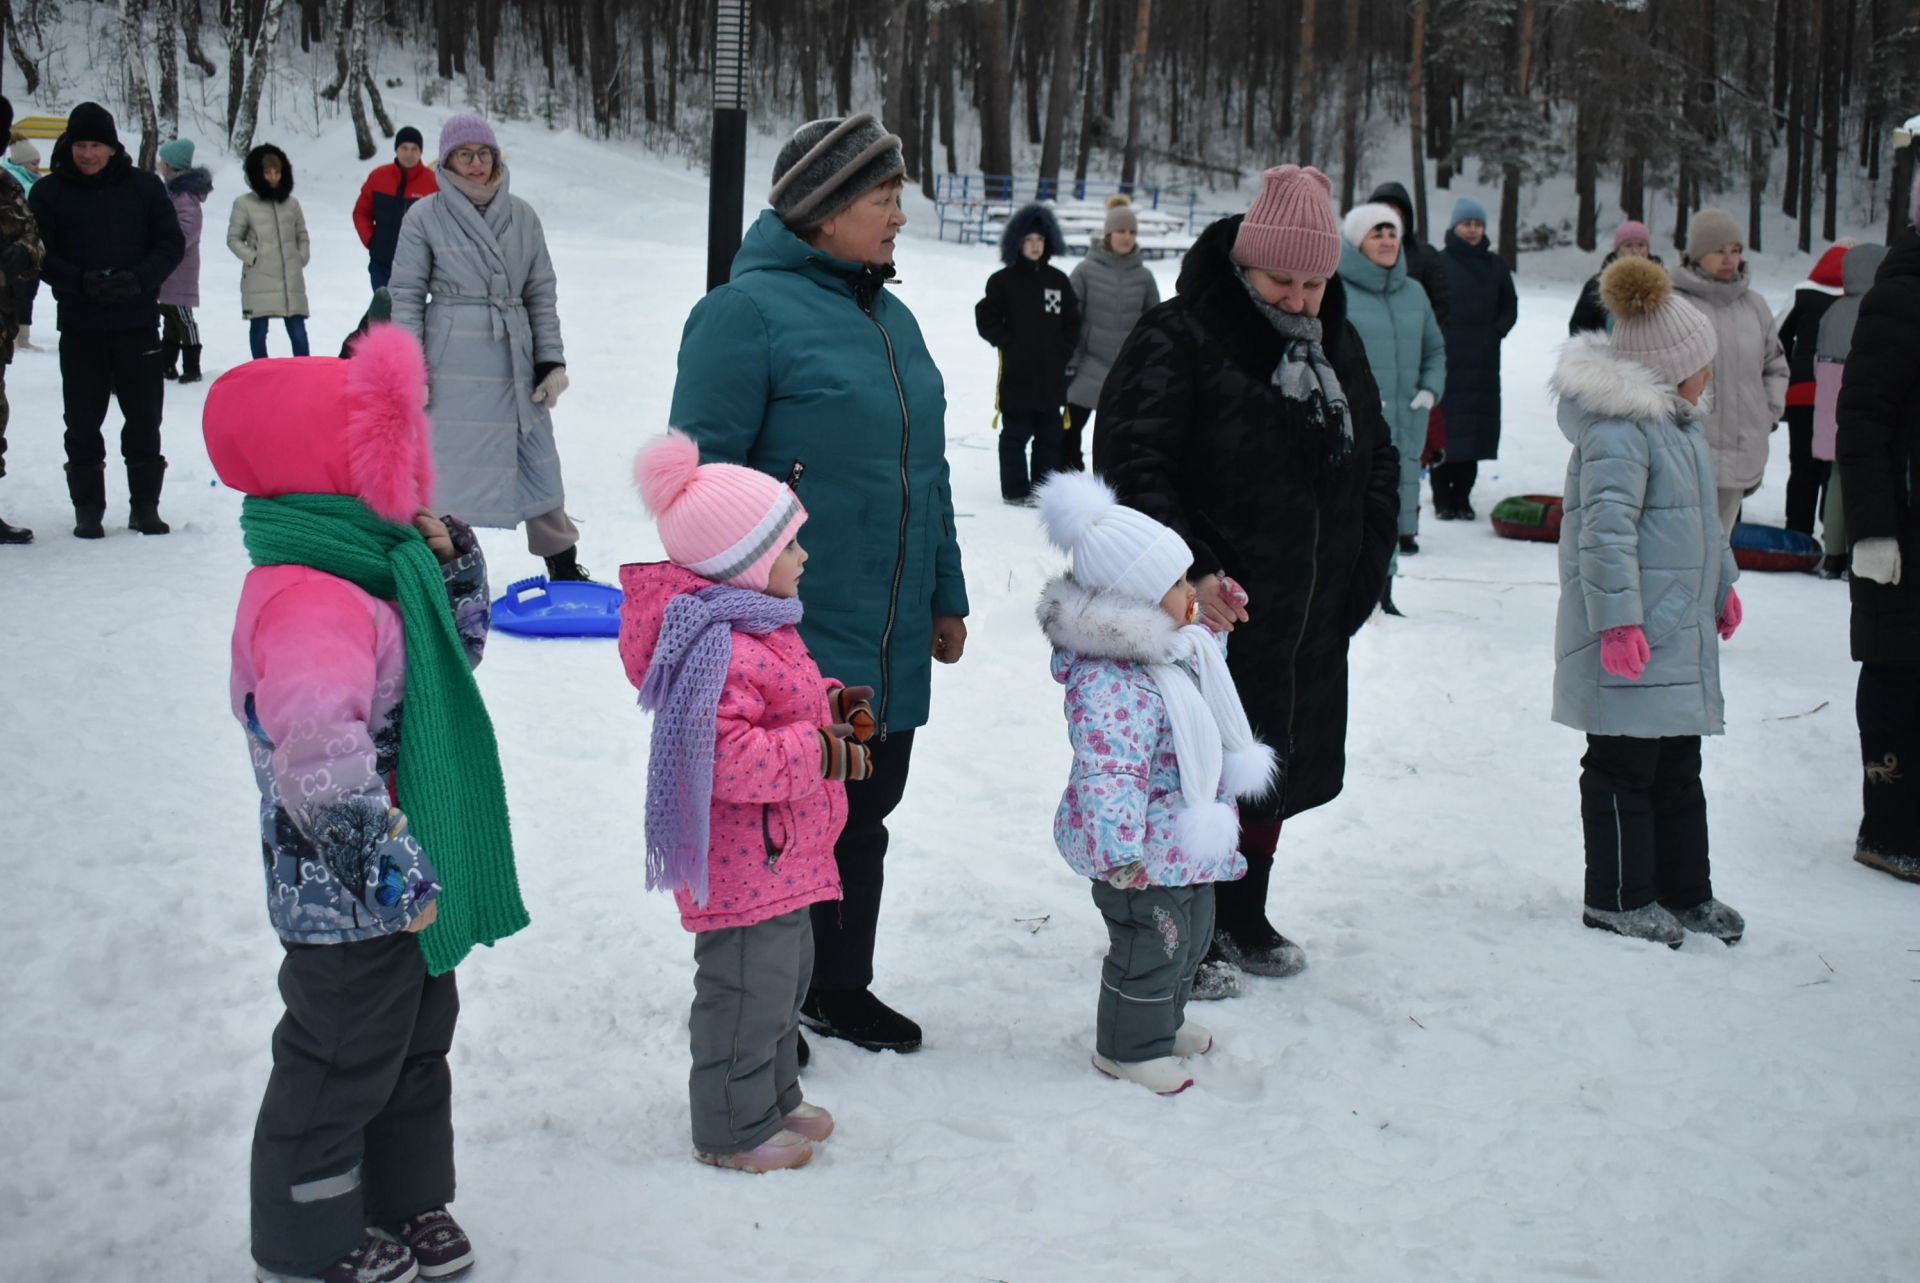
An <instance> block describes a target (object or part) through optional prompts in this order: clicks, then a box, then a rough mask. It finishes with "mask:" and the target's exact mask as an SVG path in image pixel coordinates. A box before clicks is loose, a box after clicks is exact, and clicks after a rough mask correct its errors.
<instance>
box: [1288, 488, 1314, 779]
mask: <svg viewBox="0 0 1920 1283" xmlns="http://www.w3.org/2000/svg"><path fill="white" fill-rule="evenodd" d="M1307 558H1308V560H1307V604H1306V605H1305V606H1304V607H1303V608H1302V609H1301V611H1300V635H1299V636H1298V637H1296V638H1294V639H1293V654H1292V655H1290V656H1289V657H1288V659H1287V756H1286V760H1285V761H1283V762H1282V763H1281V764H1280V797H1279V799H1278V801H1279V803H1280V805H1281V806H1282V807H1284V806H1285V805H1286V802H1287V786H1288V784H1290V783H1291V782H1292V776H1293V719H1294V715H1295V714H1296V713H1298V712H1299V706H1300V647H1301V646H1303V645H1305V644H1306V640H1307V622H1308V621H1309V620H1311V619H1312V618H1313V594H1314V593H1315V592H1316V591H1318V589H1319V587H1320V505H1319V504H1318V503H1316V504H1314V505H1313V542H1312V543H1311V544H1309V545H1308V546H1307Z"/></svg>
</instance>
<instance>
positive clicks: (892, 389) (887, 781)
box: [672, 113, 967, 1051]
mask: <svg viewBox="0 0 1920 1283" xmlns="http://www.w3.org/2000/svg"><path fill="white" fill-rule="evenodd" d="M904 173H905V164H904V162H903V160H902V158H901V154H900V139H899V138H898V137H896V136H894V135H892V134H889V133H887V132H886V130H885V128H884V126H882V125H881V124H880V122H879V121H878V120H876V119H875V118H874V117H873V115H872V114H871V113H861V114H859V115H855V116H850V117H848V118H846V119H845V120H816V121H812V122H810V123H808V124H806V125H802V126H801V127H800V128H799V129H798V130H797V131H795V133H794V135H793V137H792V138H790V139H788V140H787V143H786V145H785V146H784V147H782V148H781V150H780V155H779V158H778V160H777V161H776V162H775V164H774V183H773V189H772V191H771V192H770V193H769V195H768V203H769V204H770V205H771V206H772V208H771V209H767V210H764V211H762V212H761V214H760V218H759V220H758V221H757V222H755V223H754V225H753V227H752V228H751V229H749V230H748V232H747V236H746V240H745V242H744V243H743V244H742V245H741V247H740V252H739V254H738V255H737V256H736V257H735V258H734V260H733V275H732V279H731V281H730V282H729V283H728V284H725V285H722V286H721V287H719V288H718V289H716V290H714V291H713V292H712V293H710V294H708V295H707V296H706V298H704V299H702V300H701V301H700V302H699V303H698V304H697V305H695V307H694V309H693V314H692V315H691V316H689V317H688V318H687V325H686V331H685V333H684V334H683V335H682V337H681V342H680V370H679V379H678V381H677V382H676V383H675V385H674V390H673V413H672V422H673V425H674V426H675V427H677V428H680V429H681V430H683V431H685V432H686V433H687V434H688V435H690V436H691V437H693V439H694V440H696V441H698V442H699V443H700V453H701V456H702V458H703V459H704V460H706V461H708V462H716V461H717V462H725V463H742V464H747V465H750V466H752V467H755V468H758V469H760V470H761V471H762V472H766V473H768V474H770V475H772V476H776V477H779V478H782V479H783V480H786V481H788V482H789V483H790V484H792V485H793V486H794V488H795V490H796V492H797V493H798V494H799V496H800V500H801V502H802V503H804V504H805V505H806V507H807V513H808V521H807V534H806V546H807V551H808V552H809V554H811V557H810V560H809V561H808V563H807V573H806V577H805V579H803V580H802V581H801V586H800V599H801V602H802V604H803V605H804V606H805V610H806V614H805V617H804V619H802V621H801V623H800V634H801V636H802V638H803V639H804V640H805V641H806V643H807V647H808V649H809V650H810V651H812V653H813V657H814V659H815V660H816V661H817V662H818V663H819V665H820V667H821V670H822V671H823V672H828V673H832V674H834V675H835V676H836V677H838V678H840V679H842V680H844V681H846V682H847V683H849V684H850V685H866V686H871V687H872V688H873V691H874V695H873V706H874V710H875V714H876V715H877V717H878V719H879V723H880V725H879V738H878V740H877V741H876V742H875V745H874V747H875V749H876V752H875V754H874V774H873V778H872V779H871V780H869V781H867V782H865V783H862V784H860V785H858V786H857V787H855V788H852V789H849V790H848V796H847V810H848V813H847V825H846V829H845V831H844V832H843V833H842V834H841V837H840V840H839V842H838V843H837V844H836V845H835V848H834V855H835V858H836V859H837V861H838V862H839V866H840V881H841V886H842V891H843V894H844V896H845V899H843V900H841V901H839V902H838V903H835V902H830V901H829V902H823V903H821V904H819V905H817V906H815V912H814V914H813V932H814V951H815V958H814V967H813V980H812V984H811V987H810V989H809V991H808V994H807V998H806V1001H805V1002H804V1003H803V1005H802V1007H801V1020H802V1022H803V1023H805V1024H806V1025H807V1026H808V1027H809V1028H811V1029H814V1030H816V1031H817V1032H819V1033H823V1034H826V1035H828V1036H830V1037H837V1038H844V1039H846V1040H848V1041H850V1042H853V1043H856V1044H857V1045H859V1046H862V1047H866V1048H868V1049H869V1050H874V1051H881V1050H891V1051H912V1050H914V1049H915V1048H917V1047H918V1046H919V1045H920V1027H919V1026H918V1025H917V1024H915V1023H914V1022H913V1021H911V1020H909V1019H908V1018H907V1017H905V1016H903V1015H901V1014H900V1013H899V1012H897V1011H894V1010H893V1009H892V1008H890V1007H888V1006H887V1005H886V1004H885V1003H883V1002H881V1001H880V1000H879V999H878V998H876V997H874V996H873V994H872V993H871V992H870V988H869V987H870V986H871V984H872V982H873V944H874V935H875V931H876V928H877V925H878V922H879V915H880V893H881V886H882V880H883V872H884V865H883V861H884V857H885V855H886V850H887V829H886V819H887V815H888V814H889V813H890V812H891V811H892V810H893V808H894V807H895V806H896V805H897V804H898V803H899V801H900V797H901V793H902V791H903V790H904V788H905V785H906V779H907V766H908V758H909V755H910V754H911V752H912V749H913V733H914V730H915V728H917V727H919V726H920V725H922V724H923V723H925V722H926V720H927V711H928V703H929V695H930V688H931V686H932V667H933V660H935V659H938V660H940V661H941V662H942V663H948V664H951V663H953V662H955V661H957V660H958V659H959V658H960V654H961V651H962V650H963V649H964V648H965V646H966V637H967V628H966V623H965V616H966V614H967V592H966V585H965V583H964V582H963V580H962V578H961V573H960V545H959V542H958V540H957V539H956V538H955V535H954V521H953V494H952V490H951V488H950V487H949V485H948V480H947V458H946V426H945V420H946V406H947V403H946V385H945V384H944V383H943V381H942V380H941V377H940V371H939V369H938V368H937V367H936V366H935V365H934V363H933V357H932V355H931V354H930V353H929V352H928V351H927V346H926V343H925V341H924V340H923V339H922V338H921V336H920V327H919V325H918V323H917V322H915V320H914V318H913V314H912V313H911V312H909V311H908V310H907V307H906V305H905V304H904V303H902V302H900V301H899V299H897V298H895V297H893V296H891V295H890V294H889V293H888V292H887V290H886V285H887V282H888V280H889V278H891V277H892V275H893V248H894V236H895V234H896V233H897V232H898V231H899V229H900V228H901V227H902V226H903V225H905V223H906V221H907V219H906V215H905V214H904V213H902V212H901V209H900V189H901V183H902V175H903V174H904Z"/></svg>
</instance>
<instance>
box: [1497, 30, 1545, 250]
mask: <svg viewBox="0 0 1920 1283" xmlns="http://www.w3.org/2000/svg"><path fill="white" fill-rule="evenodd" d="M1535 4H1536V0H1520V74H1519V76H1518V78H1517V81H1516V83H1517V85H1518V87H1519V92H1520V97H1521V98H1522V99H1525V98H1529V97H1531V96H1532V94H1533V22H1534V9H1535ZM1505 168H1506V172H1505V173H1504V174H1503V175H1502V179H1503V181H1502V183H1501V185H1500V257H1501V258H1502V259H1503V260H1504V261H1505V262H1506V265H1507V270H1508V271H1515V270H1517V269H1518V268H1519V266H1520V183H1521V174H1520V167H1519V166H1518V165H1513V164H1509V165H1507V166H1506V167H1505Z"/></svg>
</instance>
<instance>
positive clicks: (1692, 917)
mask: <svg viewBox="0 0 1920 1283" xmlns="http://www.w3.org/2000/svg"><path fill="white" fill-rule="evenodd" d="M1673 916H1674V918H1675V919H1676V920H1677V921H1678V922H1679V923H1680V925H1681V926H1682V927H1683V928H1685V929H1686V930H1688V931H1692V932H1694V933H1696V934H1698V935H1703V936H1713V937H1714V938H1715V939H1717V940H1719V941H1720V942H1721V943H1722V944H1739V943H1740V937H1741V935H1742V934H1743V933H1744V932H1745V931H1746V929H1747V920H1746V919H1745V918H1743V917H1741V916H1740V914H1739V913H1738V912H1737V911H1736V910H1734V909H1732V908H1730V907H1729V906H1727V905H1724V904H1722V903H1720V901H1718V900H1716V899H1714V898H1713V897H1712V896H1708V897H1707V898H1706V899H1704V900H1702V901H1701V902H1700V903H1698V904H1692V905H1688V906H1687V907H1686V908H1684V909H1675V910H1674V911H1673Z"/></svg>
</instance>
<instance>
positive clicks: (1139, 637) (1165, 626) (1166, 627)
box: [1034, 574, 1182, 664]
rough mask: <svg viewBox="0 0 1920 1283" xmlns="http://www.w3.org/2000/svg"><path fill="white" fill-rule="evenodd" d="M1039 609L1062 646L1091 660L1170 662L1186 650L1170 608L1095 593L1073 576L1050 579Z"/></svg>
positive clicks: (1045, 629)
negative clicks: (1076, 580)
mask: <svg viewBox="0 0 1920 1283" xmlns="http://www.w3.org/2000/svg"><path fill="white" fill-rule="evenodd" d="M1034 613H1035V614H1036V615H1037V616H1038V617H1039V619H1040V631H1042V632H1044V633H1045V634H1046V635H1047V640H1048V641H1049V642H1052V643H1053V646H1054V648H1055V649H1056V650H1062V651H1068V652H1071V653H1072V654H1074V655H1078V656H1080V657H1082V658H1085V659H1120V660H1130V661H1132V662H1134V663H1137V664H1170V663H1173V662H1174V661H1175V659H1177V658H1178V657H1179V655H1180V652H1181V650H1182V644H1181V640H1180V626H1179V625H1178V624H1176V623H1174V622H1173V620H1172V619H1171V618H1169V617H1168V615H1167V613H1166V612H1165V611H1164V610H1161V609H1160V608H1159V607H1158V606H1151V605H1148V604H1147V603H1145V602H1138V601H1127V600H1126V599H1124V598H1120V597H1115V596H1112V595H1111V594H1108V593H1100V592H1094V591H1092V590H1091V589H1088V588H1084V587H1082V586H1081V585H1080V584H1078V583H1076V582H1075V581H1074V578H1073V576H1072V575H1071V574H1065V575H1056V576H1055V577H1054V578H1052V579H1050V580H1048V581H1047V586H1046V587H1045V588H1043V589H1041V591H1040V605H1039V608H1038V609H1037V610H1036V611H1035V612H1034Z"/></svg>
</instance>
